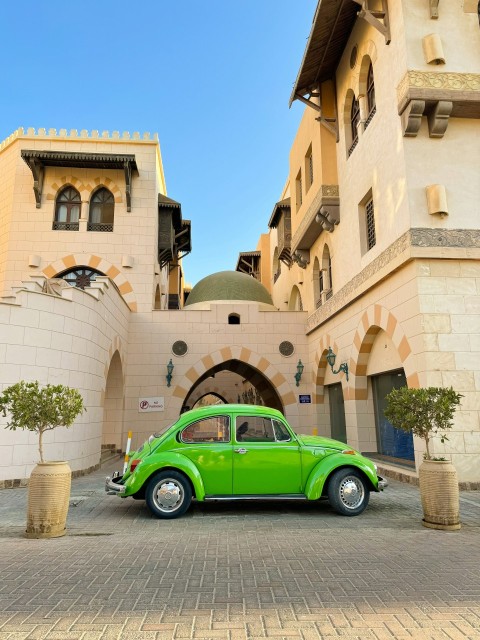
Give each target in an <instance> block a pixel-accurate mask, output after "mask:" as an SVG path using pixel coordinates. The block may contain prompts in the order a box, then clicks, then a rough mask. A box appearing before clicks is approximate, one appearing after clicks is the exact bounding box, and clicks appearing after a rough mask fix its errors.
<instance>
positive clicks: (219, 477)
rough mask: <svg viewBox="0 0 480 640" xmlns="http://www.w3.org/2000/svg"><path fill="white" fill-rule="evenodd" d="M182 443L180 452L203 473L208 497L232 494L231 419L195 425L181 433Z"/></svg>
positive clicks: (211, 419)
mask: <svg viewBox="0 0 480 640" xmlns="http://www.w3.org/2000/svg"><path fill="white" fill-rule="evenodd" d="M178 440H179V448H178V451H179V452H180V453H181V454H182V455H184V456H186V457H187V458H189V459H190V460H191V461H192V462H193V463H194V464H195V466H196V467H197V469H198V471H199V472H200V475H201V476H202V481H203V486H204V488H205V494H206V495H216V494H217V495H229V494H231V493H232V444H231V438H230V416H225V415H219V416H211V417H208V418H203V419H201V420H197V421H195V422H192V423H191V424H189V425H188V426H186V427H185V428H184V429H182V431H181V432H180V433H179V434H178Z"/></svg>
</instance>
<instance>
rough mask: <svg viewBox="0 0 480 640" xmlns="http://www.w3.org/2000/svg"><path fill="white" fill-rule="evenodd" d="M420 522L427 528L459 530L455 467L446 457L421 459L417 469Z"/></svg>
mask: <svg viewBox="0 0 480 640" xmlns="http://www.w3.org/2000/svg"><path fill="white" fill-rule="evenodd" d="M419 482H420V497H421V499H422V507H423V525H424V526H425V527H428V528H430V529H443V530H445V531H454V530H455V529H460V506H459V505H460V502H459V491H458V479H457V472H456V470H455V467H454V466H453V464H452V463H451V462H450V461H449V460H424V461H423V462H422V464H421V465H420V469H419Z"/></svg>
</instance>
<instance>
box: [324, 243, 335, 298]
mask: <svg viewBox="0 0 480 640" xmlns="http://www.w3.org/2000/svg"><path fill="white" fill-rule="evenodd" d="M332 294H333V283H332V258H331V256H330V249H329V248H328V246H327V245H325V246H324V247H323V254H322V297H323V298H324V301H325V302H326V301H327V300H328V299H329V298H331V297H332Z"/></svg>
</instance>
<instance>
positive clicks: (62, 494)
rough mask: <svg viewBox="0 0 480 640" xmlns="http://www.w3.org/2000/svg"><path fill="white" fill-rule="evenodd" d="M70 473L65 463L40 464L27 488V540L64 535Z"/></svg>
mask: <svg viewBox="0 0 480 640" xmlns="http://www.w3.org/2000/svg"><path fill="white" fill-rule="evenodd" d="M71 481H72V471H71V469H70V467H69V465H68V463H66V462H40V463H39V464H37V466H36V467H35V469H34V470H33V471H32V474H31V476H30V481H29V485H28V509H27V530H26V536H27V538H58V537H59V536H63V535H65V531H66V529H65V524H66V522H67V514H68V505H69V500H70V486H71Z"/></svg>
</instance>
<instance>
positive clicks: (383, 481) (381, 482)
mask: <svg viewBox="0 0 480 640" xmlns="http://www.w3.org/2000/svg"><path fill="white" fill-rule="evenodd" d="M377 478H378V490H379V491H383V490H384V489H385V488H386V487H388V480H386V479H385V478H382V476H377Z"/></svg>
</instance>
